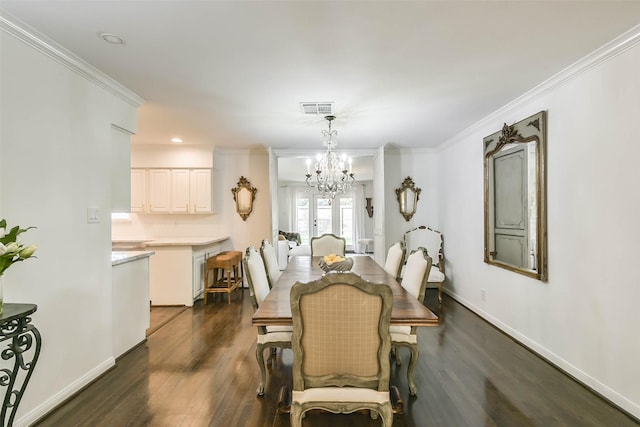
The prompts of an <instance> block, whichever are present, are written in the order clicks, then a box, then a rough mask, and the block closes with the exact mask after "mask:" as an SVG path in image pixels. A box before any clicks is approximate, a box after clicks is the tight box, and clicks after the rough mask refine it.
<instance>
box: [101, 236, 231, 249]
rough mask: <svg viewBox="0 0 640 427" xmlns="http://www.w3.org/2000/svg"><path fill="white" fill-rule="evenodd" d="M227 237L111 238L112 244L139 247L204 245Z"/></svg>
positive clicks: (227, 237)
mask: <svg viewBox="0 0 640 427" xmlns="http://www.w3.org/2000/svg"><path fill="white" fill-rule="evenodd" d="M227 239H229V236H219V237H211V236H204V237H159V238H155V239H145V238H131V239H113V240H112V244H115V245H123V244H124V245H128V244H130V245H131V246H134V245H135V246H136V247H139V248H145V247H154V246H205V245H211V244H213V243H218V242H222V241H224V240H227Z"/></svg>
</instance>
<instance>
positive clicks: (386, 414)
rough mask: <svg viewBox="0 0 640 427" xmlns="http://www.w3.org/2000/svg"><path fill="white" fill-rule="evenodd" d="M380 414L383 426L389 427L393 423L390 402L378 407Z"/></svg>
mask: <svg viewBox="0 0 640 427" xmlns="http://www.w3.org/2000/svg"><path fill="white" fill-rule="evenodd" d="M380 415H381V416H382V425H383V426H384V427H391V426H392V425H393V408H392V407H391V402H387V403H384V404H382V406H381V407H380Z"/></svg>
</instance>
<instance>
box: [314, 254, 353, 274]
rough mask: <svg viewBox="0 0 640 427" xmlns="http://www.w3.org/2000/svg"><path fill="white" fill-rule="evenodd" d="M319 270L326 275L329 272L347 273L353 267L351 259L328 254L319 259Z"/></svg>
mask: <svg viewBox="0 0 640 427" xmlns="http://www.w3.org/2000/svg"><path fill="white" fill-rule="evenodd" d="M318 264H319V265H320V268H321V269H323V270H324V271H325V273H328V272H330V271H349V270H351V267H353V259H352V258H347V257H343V256H340V255H335V254H330V255H325V256H323V257H322V258H320V262H319V263H318Z"/></svg>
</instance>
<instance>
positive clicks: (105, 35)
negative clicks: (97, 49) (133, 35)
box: [98, 33, 126, 46]
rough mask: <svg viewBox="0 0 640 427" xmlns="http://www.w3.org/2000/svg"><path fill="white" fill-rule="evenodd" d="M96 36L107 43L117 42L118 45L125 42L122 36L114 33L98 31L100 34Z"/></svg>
mask: <svg viewBox="0 0 640 427" xmlns="http://www.w3.org/2000/svg"><path fill="white" fill-rule="evenodd" d="M98 37H100V38H101V39H102V40H104V41H106V42H107V43H111V44H117V45H120V46H122V45H124V44H126V43H125V41H124V39H123V38H122V37H118V36H116V35H115V34H111V33H100V34H98Z"/></svg>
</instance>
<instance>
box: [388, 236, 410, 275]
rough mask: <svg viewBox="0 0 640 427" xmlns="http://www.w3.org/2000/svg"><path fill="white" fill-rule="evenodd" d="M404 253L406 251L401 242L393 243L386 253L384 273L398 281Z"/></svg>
mask: <svg viewBox="0 0 640 427" xmlns="http://www.w3.org/2000/svg"><path fill="white" fill-rule="evenodd" d="M406 253H407V249H406V248H405V247H404V242H403V241H399V242H396V243H394V244H393V245H391V247H390V248H389V250H388V251H387V259H386V261H385V263H384V271H386V272H387V273H389V274H391V275H392V276H393V277H394V278H395V279H396V280H398V281H399V279H400V271H401V270H402V265H403V264H404V257H405V255H406Z"/></svg>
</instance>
